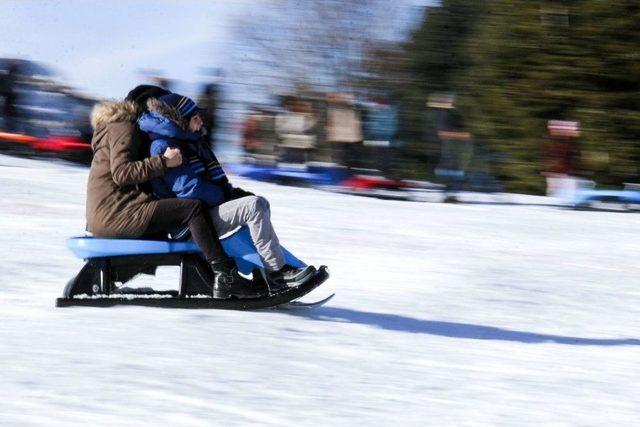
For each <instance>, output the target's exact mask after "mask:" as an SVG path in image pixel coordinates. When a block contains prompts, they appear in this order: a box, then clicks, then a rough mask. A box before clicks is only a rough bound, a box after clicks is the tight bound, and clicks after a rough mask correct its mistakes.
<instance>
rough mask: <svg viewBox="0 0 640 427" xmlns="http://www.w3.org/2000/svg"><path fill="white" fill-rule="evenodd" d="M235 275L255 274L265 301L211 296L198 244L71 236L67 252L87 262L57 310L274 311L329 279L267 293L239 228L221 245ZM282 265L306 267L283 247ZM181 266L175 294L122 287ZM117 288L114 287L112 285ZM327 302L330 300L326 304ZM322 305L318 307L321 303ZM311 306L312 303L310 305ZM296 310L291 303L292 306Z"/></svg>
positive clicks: (321, 272) (321, 273)
mask: <svg viewBox="0 0 640 427" xmlns="http://www.w3.org/2000/svg"><path fill="white" fill-rule="evenodd" d="M221 242H222V246H223V248H224V250H225V252H227V254H228V255H229V256H230V257H232V258H233V259H234V260H235V262H236V264H237V266H238V270H239V271H240V272H241V273H243V274H245V275H248V274H252V275H253V280H252V282H253V286H256V287H258V288H259V289H260V290H261V291H263V293H264V294H267V295H268V296H265V297H260V298H251V299H215V298H212V296H211V286H210V285H209V283H210V281H211V279H212V277H211V274H212V273H211V272H210V270H209V268H208V266H207V265H206V262H205V261H204V260H203V259H202V257H201V255H200V251H199V249H198V247H197V246H196V244H195V243H194V242H191V241H173V240H134V239H98V238H93V237H75V238H71V239H69V240H68V241H67V246H68V247H69V249H70V250H71V251H72V252H73V253H74V254H75V255H76V256H77V257H79V258H82V259H85V260H86V261H87V262H86V264H85V265H84V266H83V267H82V269H81V270H80V272H79V273H78V274H77V275H76V276H75V277H74V278H72V279H71V280H70V281H69V282H68V283H67V285H66V287H65V289H64V292H63V295H62V297H61V298H58V299H57V300H56V305H57V306H58V307H67V306H73V305H80V306H94V307H110V306H113V305H143V306H152V307H172V308H217V309H228V310H253V309H261V308H269V307H277V306H281V305H285V304H287V303H290V302H292V301H294V300H297V299H298V298H300V297H302V296H304V295H306V294H308V293H309V292H311V291H312V290H314V289H315V288H317V287H318V286H320V285H321V284H322V283H324V282H325V281H326V280H327V279H328V278H329V272H328V270H327V268H326V267H325V266H322V267H320V268H319V269H318V271H317V273H316V274H315V275H314V276H313V277H312V278H310V279H309V280H307V281H305V282H304V283H303V284H301V285H299V286H296V287H293V288H289V289H286V290H284V291H281V292H278V293H274V294H271V293H270V292H269V290H268V285H267V283H266V281H265V280H264V276H263V272H264V266H263V264H262V260H261V259H260V256H259V255H258V253H257V251H256V249H255V246H254V245H253V242H252V240H251V236H250V234H249V230H248V228H246V227H243V228H241V229H240V230H239V231H237V232H235V233H234V234H232V235H230V236H229V237H226V238H225V239H222V240H221ZM282 251H283V252H284V255H285V260H286V263H287V264H289V265H292V266H293V267H303V266H305V265H306V264H305V263H304V262H302V261H301V260H299V259H298V258H296V257H295V256H294V255H293V254H291V253H290V252H289V251H287V250H286V249H285V248H282ZM167 265H173V266H179V267H180V280H179V282H180V283H179V289H178V290H171V291H156V290H153V289H151V288H128V287H126V286H124V285H125V284H126V283H127V282H128V281H129V280H131V279H132V278H134V277H135V276H137V275H138V274H151V275H154V274H155V271H156V268H157V267H159V266H167ZM118 283H119V284H120V285H119V286H116V284H118ZM326 301H328V299H326ZM326 301H324V300H322V301H318V302H317V303H324V302H326ZM310 304H314V303H310ZM292 307H295V304H294V305H293V306H292Z"/></svg>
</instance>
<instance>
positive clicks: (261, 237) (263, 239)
mask: <svg viewBox="0 0 640 427" xmlns="http://www.w3.org/2000/svg"><path fill="white" fill-rule="evenodd" d="M209 212H210V213H211V220H212V222H213V226H214V227H215V229H216V231H217V232H218V236H222V235H224V234H227V233H229V232H231V231H233V230H235V229H236V228H238V227H241V226H243V225H247V226H248V227H249V233H251V240H253V244H254V245H255V246H256V249H257V250H258V254H260V257H261V258H262V261H263V262H264V265H265V268H266V269H267V270H269V271H277V270H279V269H280V268H282V266H283V265H284V264H285V260H284V254H283V253H282V249H280V242H279V241H278V236H276V232H275V230H274V229H273V225H271V209H270V207H269V202H268V201H267V199H265V198H264V197H260V196H246V197H242V198H240V199H236V200H231V201H230V202H227V203H223V204H221V205H220V206H217V207H215V208H211V209H209Z"/></svg>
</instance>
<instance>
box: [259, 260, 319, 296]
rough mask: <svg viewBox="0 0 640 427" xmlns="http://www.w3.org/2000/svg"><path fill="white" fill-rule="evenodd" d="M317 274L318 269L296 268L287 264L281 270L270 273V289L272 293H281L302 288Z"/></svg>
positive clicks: (308, 267)
mask: <svg viewBox="0 0 640 427" xmlns="http://www.w3.org/2000/svg"><path fill="white" fill-rule="evenodd" d="M315 274H316V268H315V267H314V266H312V265H307V266H306V267H300V268H296V267H292V266H290V265H288V264H286V265H285V266H284V267H282V268H281V269H280V270H278V271H274V272H272V273H269V288H270V289H271V292H280V291H282V290H286V289H288V288H293V287H296V286H300V285H302V284H303V283H304V282H306V281H307V280H309V279H311V278H312V277H313V276H314V275H315Z"/></svg>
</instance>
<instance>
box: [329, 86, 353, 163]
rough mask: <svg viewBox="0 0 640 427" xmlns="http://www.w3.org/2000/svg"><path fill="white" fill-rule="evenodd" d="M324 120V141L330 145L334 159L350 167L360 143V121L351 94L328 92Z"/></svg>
mask: <svg viewBox="0 0 640 427" xmlns="http://www.w3.org/2000/svg"><path fill="white" fill-rule="evenodd" d="M326 120H327V122H326V126H327V128H326V141H327V143H328V144H330V145H331V146H332V152H333V153H334V154H333V157H334V159H335V160H337V162H338V163H340V164H342V165H343V166H346V167H352V166H353V164H354V161H355V158H356V156H357V147H359V146H361V145H362V123H361V120H360V113H359V112H358V110H357V109H356V107H355V105H354V103H353V96H351V95H350V94H343V93H330V94H328V95H327V119H326Z"/></svg>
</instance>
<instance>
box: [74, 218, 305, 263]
mask: <svg viewBox="0 0 640 427" xmlns="http://www.w3.org/2000/svg"><path fill="white" fill-rule="evenodd" d="M221 243H222V247H223V248H224V250H225V252H226V253H227V255H229V256H230V257H232V258H233V259H234V260H235V261H236V264H237V265H238V270H239V271H240V272H241V273H244V274H251V273H252V272H253V271H254V270H256V269H259V270H263V269H264V265H263V263H262V259H261V258H260V255H258V251H257V249H256V247H255V245H254V244H253V241H252V240H251V235H250V234H249V229H248V228H247V227H242V228H240V229H239V230H238V231H236V232H235V233H233V234H231V235H230V236H228V237H226V238H224V239H222V240H221ZM67 247H68V248H69V249H70V250H71V252H73V254H74V255H75V256H76V257H78V258H81V259H85V260H88V259H94V258H109V257H118V256H131V255H154V254H155V255H158V254H200V249H199V248H198V246H196V244H195V243H194V242H193V241H185V242H181V241H170V240H135V239H99V238H94V237H73V238H71V239H68V240H67ZM281 248H282V252H284V256H285V261H286V262H287V264H289V265H291V266H293V267H304V266H305V265H306V264H305V263H304V262H302V261H300V260H299V259H298V258H296V257H295V256H294V255H293V254H292V253H291V252H289V251H288V250H286V249H285V248H284V247H282V246H281Z"/></svg>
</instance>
